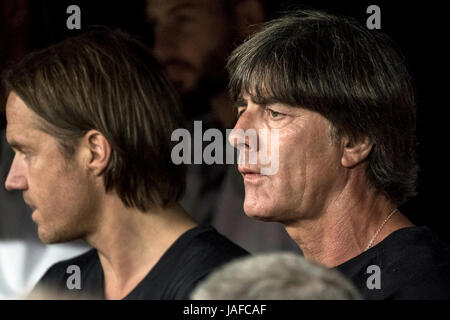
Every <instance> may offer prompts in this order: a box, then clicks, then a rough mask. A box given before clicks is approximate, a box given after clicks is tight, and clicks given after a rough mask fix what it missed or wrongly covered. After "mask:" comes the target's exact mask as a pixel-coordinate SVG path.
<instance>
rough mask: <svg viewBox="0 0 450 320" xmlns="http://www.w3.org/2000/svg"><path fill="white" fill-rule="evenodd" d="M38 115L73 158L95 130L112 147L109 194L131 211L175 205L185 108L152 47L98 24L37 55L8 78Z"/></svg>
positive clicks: (181, 182) (181, 175) (180, 185)
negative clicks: (178, 133)
mask: <svg viewBox="0 0 450 320" xmlns="http://www.w3.org/2000/svg"><path fill="white" fill-rule="evenodd" d="M2 80H3V83H4V85H5V88H6V92H8V93H9V92H11V91H14V92H15V93H16V94H17V95H18V96H20V98H21V99H22V100H23V101H24V102H25V103H26V105H27V106H28V107H29V108H30V109H31V110H32V111H33V112H34V113H36V114H37V115H38V116H39V117H40V119H41V120H42V121H41V124H40V127H41V129H42V130H44V131H45V132H47V133H48V134H50V135H52V136H54V137H55V138H56V139H57V141H58V142H59V146H60V147H61V148H60V149H61V152H62V154H63V155H64V156H65V157H66V158H67V159H70V158H71V156H73V154H74V152H75V150H76V148H77V145H78V142H79V140H80V138H81V137H83V136H84V135H85V134H86V133H87V132H88V131H89V130H91V129H95V130H98V131H99V132H101V133H102V134H103V135H104V136H105V138H106V139H107V140H108V142H109V144H110V145H111V156H110V159H109V162H108V164H107V166H106V168H105V170H104V172H103V178H104V186H105V191H106V192H110V191H115V192H116V193H117V195H118V196H119V197H120V199H121V200H122V202H123V203H124V204H125V205H126V206H127V207H135V208H138V209H139V210H141V211H147V210H148V209H150V208H152V207H154V206H167V205H170V204H173V203H175V202H176V201H178V200H179V199H180V197H181V196H182V194H183V192H184V189H185V179H186V178H185V167H184V166H183V165H175V164H174V163H173V162H172V160H171V150H172V148H173V146H174V142H172V141H171V135H172V132H173V130H175V129H176V128H180V127H182V126H183V125H182V115H181V106H180V102H179V99H178V97H177V95H176V94H175V91H174V89H173V88H172V86H171V84H170V83H169V81H168V80H167V78H166V77H165V75H164V73H163V72H162V71H161V69H160V67H159V65H158V64H157V62H156V60H155V59H154V58H153V57H152V55H151V52H150V50H149V49H148V48H147V47H145V46H144V45H143V44H141V43H140V42H139V41H138V40H136V39H134V38H133V37H131V36H130V35H128V34H126V33H123V32H121V31H115V30H111V29H107V28H103V27H96V28H93V29H92V30H90V31H88V32H86V33H84V34H81V35H79V36H76V37H72V38H68V39H66V40H64V41H62V42H60V43H58V44H55V45H53V46H50V47H48V48H46V49H43V50H41V51H37V52H34V53H31V54H29V55H27V56H26V57H24V58H23V59H22V60H21V61H20V62H18V63H17V64H14V65H12V66H10V67H9V68H8V69H7V70H6V71H5V72H4V74H3V75H2Z"/></svg>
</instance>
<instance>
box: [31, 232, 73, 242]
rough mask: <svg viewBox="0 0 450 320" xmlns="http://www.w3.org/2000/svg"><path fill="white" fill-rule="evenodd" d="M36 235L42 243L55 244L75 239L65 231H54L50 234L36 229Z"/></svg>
mask: <svg viewBox="0 0 450 320" xmlns="http://www.w3.org/2000/svg"><path fill="white" fill-rule="evenodd" d="M38 236H39V239H40V240H41V242H42V243H44V244H57V243H64V242H69V241H73V240H77V238H74V237H71V236H70V235H69V234H67V233H65V234H64V235H62V234H55V233H51V234H50V233H48V232H44V231H41V230H39V229H38Z"/></svg>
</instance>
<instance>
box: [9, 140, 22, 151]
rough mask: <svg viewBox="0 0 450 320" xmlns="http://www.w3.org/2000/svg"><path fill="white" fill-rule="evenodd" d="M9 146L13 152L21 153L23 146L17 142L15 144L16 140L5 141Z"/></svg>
mask: <svg viewBox="0 0 450 320" xmlns="http://www.w3.org/2000/svg"><path fill="white" fill-rule="evenodd" d="M7 141H8V144H9V146H10V147H11V148H12V149H14V150H18V151H22V150H23V149H24V148H25V146H24V145H23V144H21V143H19V142H17V141H16V140H7Z"/></svg>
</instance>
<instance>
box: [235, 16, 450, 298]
mask: <svg viewBox="0 0 450 320" xmlns="http://www.w3.org/2000/svg"><path fill="white" fill-rule="evenodd" d="M228 69H229V71H230V79H231V80H230V87H231V93H232V95H233V96H234V99H235V100H236V103H237V110H238V115H239V120H238V122H237V124H236V126H235V128H234V132H233V133H232V134H231V135H230V141H231V142H232V143H234V144H235V147H236V148H238V149H239V150H240V152H241V154H244V155H246V156H247V155H248V154H249V153H251V152H256V153H257V154H258V156H261V154H260V153H261V152H260V151H262V150H268V149H270V148H268V147H267V145H269V144H273V143H277V146H278V147H279V153H278V159H275V160H278V161H279V170H278V172H277V173H276V174H274V175H264V174H262V172H261V169H262V168H264V166H263V164H262V163H261V162H259V163H257V164H250V163H247V162H245V163H242V164H240V166H239V171H240V172H241V174H242V176H243V178H244V183H245V193H246V194H245V202H244V210H245V212H246V214H247V215H249V216H251V217H254V218H257V219H261V220H265V221H278V222H281V223H282V224H284V226H285V228H286V230H287V232H288V233H289V235H290V236H291V237H292V238H293V239H294V240H295V241H296V242H297V244H298V245H299V246H300V247H301V249H302V251H303V253H304V255H305V257H306V258H307V259H309V260H313V261H317V262H319V263H321V264H323V265H325V266H327V267H330V268H332V267H335V268H337V269H339V270H341V271H342V272H343V273H344V274H345V275H347V276H348V277H349V278H351V279H352V280H353V281H354V283H355V284H356V285H357V287H358V289H359V290H360V291H361V292H362V294H363V295H364V296H365V297H366V298H373V299H386V298H398V299H402V298H449V297H450V276H449V275H448V270H449V266H450V250H449V248H448V246H446V245H444V244H443V243H442V242H440V240H439V239H438V238H437V236H436V235H435V234H433V233H432V232H431V231H430V230H429V229H428V228H427V227H416V226H414V225H413V223H412V222H411V221H409V220H408V219H407V218H406V217H405V215H403V214H402V213H401V212H399V210H398V206H399V205H401V204H403V203H404V202H405V201H406V200H407V199H409V198H410V197H412V196H414V195H415V193H416V191H415V188H416V178H417V171H418V166H417V163H416V156H415V146H416V140H415V117H416V115H415V101H414V93H413V88H412V85H411V79H410V76H409V73H408V71H407V69H406V67H405V65H404V62H403V58H402V57H401V54H400V53H399V52H398V50H397V49H395V46H394V45H393V43H392V42H391V40H390V39H389V38H388V37H387V36H386V35H384V34H382V33H381V32H378V31H370V30H368V29H366V28H364V27H362V26H360V25H359V24H358V23H357V22H355V21H353V20H351V19H348V18H342V17H337V16H333V15H329V14H326V13H323V12H316V11H303V12H297V13H296V14H291V15H288V16H286V17H284V18H280V19H278V20H274V21H272V22H270V23H268V24H267V25H266V26H265V27H264V28H263V30H262V31H260V32H258V33H257V34H255V35H254V36H253V37H252V38H251V39H249V40H248V41H247V42H245V43H244V44H243V45H241V46H240V47H239V48H237V49H236V50H235V51H234V52H233V54H232V56H231V57H230V59H229V62H228ZM248 129H257V130H258V129H266V130H272V129H277V130H278V140H277V141H271V140H269V139H266V138H265V137H264V136H260V137H259V138H260V139H259V144H258V145H257V147H254V146H253V147H252V146H251V145H249V143H248V141H247V140H242V139H240V137H239V134H238V133H239V132H242V131H245V130H248ZM246 158H247V159H248V156H247V157H246Z"/></svg>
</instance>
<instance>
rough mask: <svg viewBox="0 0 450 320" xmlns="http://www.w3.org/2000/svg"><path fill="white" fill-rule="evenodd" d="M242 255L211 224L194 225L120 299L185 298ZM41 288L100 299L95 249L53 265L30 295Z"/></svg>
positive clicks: (100, 278)
mask: <svg viewBox="0 0 450 320" xmlns="http://www.w3.org/2000/svg"><path fill="white" fill-rule="evenodd" d="M246 254H248V253H247V252H246V251H245V250H244V249H242V248H240V247H239V246H237V245H235V244H234V243H233V242H231V241H230V240H228V239H227V238H225V237H224V236H222V235H220V234H219V233H218V232H217V231H216V230H215V229H213V228H212V227H210V226H205V225H202V226H197V227H195V228H193V229H191V230H188V231H187V232H185V233H184V234H183V235H181V236H180V237H179V238H178V239H177V240H176V241H175V242H174V243H173V244H172V245H171V246H170V248H169V249H168V250H167V251H166V252H165V253H164V255H163V256H162V257H161V258H160V260H159V261H158V262H157V264H156V265H155V266H154V267H153V268H152V269H151V271H150V272H149V273H148V274H147V276H146V277H145V278H144V279H143V280H142V281H141V282H140V283H139V284H138V285H137V286H136V287H135V288H134V289H133V290H132V291H131V292H130V293H129V294H128V295H127V296H126V297H125V298H124V299H133V300H134V299H189V295H190V293H191V291H192V290H193V289H194V288H195V286H196V285H197V284H198V282H199V281H200V280H202V278H204V277H205V276H206V275H208V274H209V273H210V272H211V271H212V270H213V269H214V268H216V267H218V266H220V265H222V264H224V263H227V262H229V261H231V260H232V259H234V258H237V257H240V256H244V255H246ZM73 265H74V266H78V267H79V270H80V273H81V283H80V284H81V289H76V288H73V286H74V285H75V284H76V282H75V280H74V279H73V275H74V274H75V272H74V271H73V270H74V269H73V268H74V267H72V268H69V266H73ZM68 268H69V269H68ZM69 277H72V278H69ZM68 283H69V286H68ZM68 287H71V288H73V289H69V288H68ZM41 288H45V289H47V290H48V289H51V290H57V291H58V292H62V293H63V294H64V293H67V294H68V295H69V296H71V297H74V298H97V299H98V298H100V299H103V298H104V289H103V288H104V286H103V269H102V266H101V263H100V259H99V257H98V253H97V250H95V249H93V250H90V251H88V252H86V253H85V254H83V255H81V256H78V257H76V258H73V259H70V260H66V261H62V262H59V263H57V264H55V265H53V266H52V267H51V268H50V269H49V270H48V271H47V272H46V273H45V275H44V276H43V277H42V279H41V280H40V281H39V283H38V284H37V285H36V287H35V289H34V290H33V292H32V294H31V296H33V294H35V293H37V292H38V291H39V290H40V289H41ZM37 294H39V293H37ZM72 295H76V296H72Z"/></svg>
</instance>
